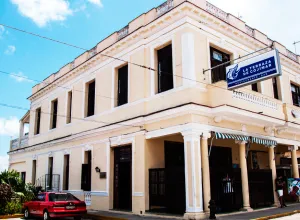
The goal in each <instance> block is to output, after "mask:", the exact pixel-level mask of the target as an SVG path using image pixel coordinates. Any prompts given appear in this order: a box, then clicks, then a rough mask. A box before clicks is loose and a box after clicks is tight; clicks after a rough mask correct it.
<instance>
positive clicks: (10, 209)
mask: <svg viewBox="0 0 300 220" xmlns="http://www.w3.org/2000/svg"><path fill="white" fill-rule="evenodd" d="M21 212H22V204H21V203H20V202H18V201H11V202H7V203H6V205H5V206H4V207H1V208H0V215H4V214H6V215H7V214H10V215H12V214H16V213H21Z"/></svg>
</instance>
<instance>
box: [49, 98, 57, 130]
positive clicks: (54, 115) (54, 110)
mask: <svg viewBox="0 0 300 220" xmlns="http://www.w3.org/2000/svg"><path fill="white" fill-rule="evenodd" d="M57 107H58V101H57V99H55V100H53V101H52V102H51V121H50V129H54V128H56V125H57Z"/></svg>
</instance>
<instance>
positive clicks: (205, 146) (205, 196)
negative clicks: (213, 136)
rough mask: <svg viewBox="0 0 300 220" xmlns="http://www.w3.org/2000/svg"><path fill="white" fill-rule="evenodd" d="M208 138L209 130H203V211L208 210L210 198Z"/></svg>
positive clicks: (206, 211)
mask: <svg viewBox="0 0 300 220" xmlns="http://www.w3.org/2000/svg"><path fill="white" fill-rule="evenodd" d="M208 138H210V132H203V134H202V136H201V162H202V177H203V201H204V205H203V208H204V211H205V213H208V212H209V208H208V206H209V201H210V199H211V192H210V173H209V172H210V171H209V156H208V143H207V139H208Z"/></svg>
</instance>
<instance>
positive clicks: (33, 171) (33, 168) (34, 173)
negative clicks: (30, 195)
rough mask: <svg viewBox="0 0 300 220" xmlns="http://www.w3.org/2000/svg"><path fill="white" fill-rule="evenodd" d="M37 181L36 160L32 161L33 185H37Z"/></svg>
mask: <svg viewBox="0 0 300 220" xmlns="http://www.w3.org/2000/svg"><path fill="white" fill-rule="evenodd" d="M35 179H36V160H33V161H32V178H31V183H32V184H33V185H35Z"/></svg>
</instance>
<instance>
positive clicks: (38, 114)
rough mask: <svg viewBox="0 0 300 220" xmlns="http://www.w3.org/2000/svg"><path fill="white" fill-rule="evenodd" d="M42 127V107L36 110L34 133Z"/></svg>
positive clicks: (38, 131)
mask: <svg viewBox="0 0 300 220" xmlns="http://www.w3.org/2000/svg"><path fill="white" fill-rule="evenodd" d="M40 127H41V108H38V109H36V110H35V130H34V134H39V133H40Z"/></svg>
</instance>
